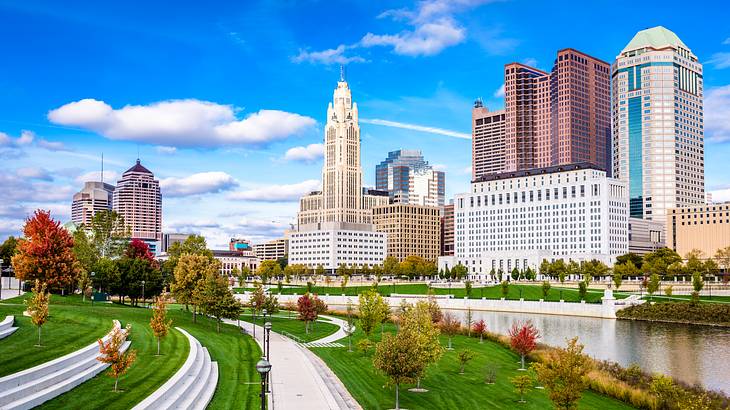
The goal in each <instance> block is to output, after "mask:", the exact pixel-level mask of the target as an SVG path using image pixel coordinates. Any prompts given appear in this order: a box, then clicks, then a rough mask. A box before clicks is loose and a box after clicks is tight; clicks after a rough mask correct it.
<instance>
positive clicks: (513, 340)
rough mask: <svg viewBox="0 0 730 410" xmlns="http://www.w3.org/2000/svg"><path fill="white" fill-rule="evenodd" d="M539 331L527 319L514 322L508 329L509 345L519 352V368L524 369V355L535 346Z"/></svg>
mask: <svg viewBox="0 0 730 410" xmlns="http://www.w3.org/2000/svg"><path fill="white" fill-rule="evenodd" d="M539 337H540V331H538V330H537V328H536V327H535V326H534V325H533V324H532V322H530V321H529V320H528V321H527V322H525V323H523V324H520V323H514V324H513V325H512V328H511V329H510V330H509V338H510V345H511V346H512V349H514V350H515V351H516V352H517V353H519V354H520V363H521V365H522V366H521V367H520V370H525V356H526V355H528V354H530V352H532V351H533V350H535V347H537V339H538V338H539Z"/></svg>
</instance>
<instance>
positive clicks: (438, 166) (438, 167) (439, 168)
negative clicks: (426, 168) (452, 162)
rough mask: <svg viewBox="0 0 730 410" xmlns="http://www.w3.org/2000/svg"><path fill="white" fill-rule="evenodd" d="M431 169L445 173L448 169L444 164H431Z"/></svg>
mask: <svg viewBox="0 0 730 410" xmlns="http://www.w3.org/2000/svg"><path fill="white" fill-rule="evenodd" d="M431 167H432V168H433V169H434V170H435V171H446V170H447V169H448V168H449V167H448V166H447V165H446V164H433V165H432V166H431Z"/></svg>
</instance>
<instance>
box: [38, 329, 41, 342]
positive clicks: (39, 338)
mask: <svg viewBox="0 0 730 410" xmlns="http://www.w3.org/2000/svg"><path fill="white" fill-rule="evenodd" d="M40 345H41V327H40V326H38V346H40Z"/></svg>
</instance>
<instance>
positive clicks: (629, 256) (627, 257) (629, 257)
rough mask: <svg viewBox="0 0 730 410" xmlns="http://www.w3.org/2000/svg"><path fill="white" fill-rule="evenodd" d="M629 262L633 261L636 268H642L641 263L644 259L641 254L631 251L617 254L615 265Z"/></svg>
mask: <svg viewBox="0 0 730 410" xmlns="http://www.w3.org/2000/svg"><path fill="white" fill-rule="evenodd" d="M628 262H631V263H632V264H633V265H634V266H635V267H636V268H638V269H641V263H642V262H643V259H642V258H641V255H637V254H635V253H632V252H629V253H626V254H623V255H620V256H617V257H616V263H615V265H625V264H626V263H628Z"/></svg>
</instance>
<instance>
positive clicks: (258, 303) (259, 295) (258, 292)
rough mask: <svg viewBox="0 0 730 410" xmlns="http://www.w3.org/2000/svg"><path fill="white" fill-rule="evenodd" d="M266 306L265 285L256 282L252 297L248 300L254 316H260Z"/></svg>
mask: <svg viewBox="0 0 730 410" xmlns="http://www.w3.org/2000/svg"><path fill="white" fill-rule="evenodd" d="M264 304H266V292H264V285H262V284H261V283H258V282H256V283H254V285H253V291H252V292H251V296H249V298H248V305H249V306H250V307H251V309H252V310H253V312H254V314H257V315H258V314H259V312H261V310H262V309H264Z"/></svg>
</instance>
